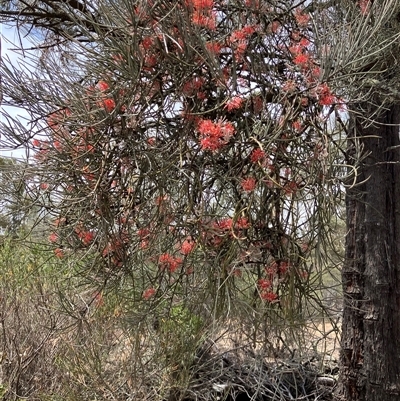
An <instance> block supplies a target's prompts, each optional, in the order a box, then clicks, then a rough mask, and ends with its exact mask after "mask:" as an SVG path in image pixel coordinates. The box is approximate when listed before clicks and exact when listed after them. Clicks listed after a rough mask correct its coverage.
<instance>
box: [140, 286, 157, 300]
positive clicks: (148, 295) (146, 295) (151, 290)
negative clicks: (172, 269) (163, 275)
mask: <svg viewBox="0 0 400 401" xmlns="http://www.w3.org/2000/svg"><path fill="white" fill-rule="evenodd" d="M155 293H156V290H155V288H148V289H147V290H145V291H143V295H142V298H143V299H146V300H147V299H150V298H151V297H153V296H154V295H155Z"/></svg>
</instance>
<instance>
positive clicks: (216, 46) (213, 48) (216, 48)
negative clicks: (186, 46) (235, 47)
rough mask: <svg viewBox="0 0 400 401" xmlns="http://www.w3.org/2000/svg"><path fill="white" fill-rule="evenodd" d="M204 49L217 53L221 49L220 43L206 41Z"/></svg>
mask: <svg viewBox="0 0 400 401" xmlns="http://www.w3.org/2000/svg"><path fill="white" fill-rule="evenodd" d="M206 49H207V50H208V51H209V52H210V53H213V54H219V53H220V52H221V49H222V45H221V44H220V43H218V42H206Z"/></svg>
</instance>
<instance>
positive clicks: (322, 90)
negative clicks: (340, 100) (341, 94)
mask: <svg viewBox="0 0 400 401" xmlns="http://www.w3.org/2000/svg"><path fill="white" fill-rule="evenodd" d="M317 93H318V99H319V104H320V105H322V106H331V105H332V104H333V103H335V102H336V96H335V95H334V94H333V93H332V92H331V90H330V88H329V86H328V84H326V83H324V84H321V85H319V86H318V88H317Z"/></svg>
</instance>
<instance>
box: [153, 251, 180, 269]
mask: <svg viewBox="0 0 400 401" xmlns="http://www.w3.org/2000/svg"><path fill="white" fill-rule="evenodd" d="M158 264H159V266H160V269H167V270H168V271H169V272H170V273H174V272H175V271H176V270H177V269H178V267H179V266H180V265H181V264H182V259H181V258H177V257H175V256H172V255H170V254H169V253H163V254H162V255H160V257H159V258H158Z"/></svg>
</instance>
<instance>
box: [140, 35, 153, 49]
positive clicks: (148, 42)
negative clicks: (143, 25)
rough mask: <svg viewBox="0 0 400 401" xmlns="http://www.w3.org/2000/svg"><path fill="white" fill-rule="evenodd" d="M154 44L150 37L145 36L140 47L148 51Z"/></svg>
mask: <svg viewBox="0 0 400 401" xmlns="http://www.w3.org/2000/svg"><path fill="white" fill-rule="evenodd" d="M153 44H154V39H153V38H152V37H151V36H146V37H144V38H143V40H142V46H143V48H144V49H146V50H149V49H150V48H151V47H152V46H153Z"/></svg>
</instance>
